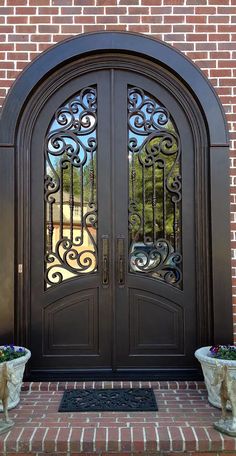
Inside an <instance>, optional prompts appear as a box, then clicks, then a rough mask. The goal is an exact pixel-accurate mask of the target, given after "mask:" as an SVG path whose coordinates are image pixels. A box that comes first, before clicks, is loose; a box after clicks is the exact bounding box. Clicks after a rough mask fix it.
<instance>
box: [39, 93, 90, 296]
mask: <svg viewBox="0 0 236 456" xmlns="http://www.w3.org/2000/svg"><path fill="white" fill-rule="evenodd" d="M96 127H97V92H96V88H95V87H87V88H84V89H83V90H81V91H80V93H79V94H77V95H75V96H74V97H73V98H72V99H70V100H69V101H68V102H67V103H66V104H65V105H63V106H61V107H60V108H59V109H58V110H57V111H56V113H55V115H54V117H53V119H52V121H51V124H50V126H49V129H48V132H47V135H46V138H45V214H46V221H45V234H46V236H45V238H46V242H45V250H46V252H45V281H46V287H50V286H53V285H55V284H58V283H61V282H62V281H64V280H67V279H70V278H72V277H75V276H79V275H81V274H85V273H93V272H95V271H96V270H97V191H96V150H97V137H96V136H97V135H96Z"/></svg>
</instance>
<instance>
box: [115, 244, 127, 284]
mask: <svg viewBox="0 0 236 456" xmlns="http://www.w3.org/2000/svg"><path fill="white" fill-rule="evenodd" d="M124 249H125V240H124V238H122V237H119V238H117V254H118V258H117V277H118V283H119V285H124V283H125V252H124Z"/></svg>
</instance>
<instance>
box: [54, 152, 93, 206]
mask: <svg viewBox="0 0 236 456" xmlns="http://www.w3.org/2000/svg"><path fill="white" fill-rule="evenodd" d="M62 163H63V191H64V192H65V193H70V191H71V176H72V172H71V167H72V168H73V195H74V196H76V197H77V199H79V200H81V196H82V190H83V202H84V204H86V203H88V202H89V201H90V200H91V196H92V195H91V191H92V180H93V188H94V193H95V192H96V158H95V156H94V159H93V162H92V161H91V160H87V163H85V164H84V166H83V167H82V168H81V167H76V166H73V165H72V164H71V163H70V162H69V161H68V160H67V158H66V154H65V153H64V154H63V155H62V156H60V157H58V159H57V162H56V164H54V169H55V172H56V173H57V175H58V178H59V179H60V175H61V164H62ZM49 174H50V175H52V172H51V171H49ZM95 194H96V193H95Z"/></svg>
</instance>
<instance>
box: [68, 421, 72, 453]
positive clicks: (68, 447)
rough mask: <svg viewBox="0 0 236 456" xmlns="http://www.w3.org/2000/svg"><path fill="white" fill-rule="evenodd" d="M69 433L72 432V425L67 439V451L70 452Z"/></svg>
mask: <svg viewBox="0 0 236 456" xmlns="http://www.w3.org/2000/svg"><path fill="white" fill-rule="evenodd" d="M71 434H72V427H71V428H70V431H69V435H68V439H67V451H68V453H70V439H71Z"/></svg>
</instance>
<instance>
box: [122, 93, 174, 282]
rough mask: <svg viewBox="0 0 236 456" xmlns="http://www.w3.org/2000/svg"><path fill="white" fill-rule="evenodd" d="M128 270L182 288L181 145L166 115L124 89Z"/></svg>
mask: <svg viewBox="0 0 236 456" xmlns="http://www.w3.org/2000/svg"><path fill="white" fill-rule="evenodd" d="M128 154H129V239H130V240H129V244H130V251H129V264H130V272H132V273H145V274H147V275H149V276H151V277H153V278H157V279H160V280H163V281H164V282H166V283H168V284H171V285H174V286H177V287H178V288H182V254H181V250H182V240H181V200H182V192H181V190H182V184H181V142H180V137H179V135H178V132H177V128H176V126H175V124H174V121H173V119H172V118H171V115H170V113H169V112H168V110H167V109H166V108H165V107H164V106H162V105H161V104H160V103H159V102H157V101H156V99H154V97H153V96H151V95H149V94H148V93H146V92H144V91H143V90H142V89H140V88H138V87H128Z"/></svg>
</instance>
